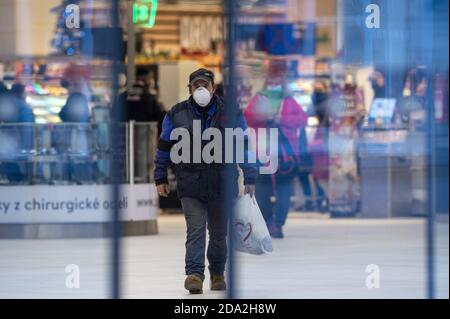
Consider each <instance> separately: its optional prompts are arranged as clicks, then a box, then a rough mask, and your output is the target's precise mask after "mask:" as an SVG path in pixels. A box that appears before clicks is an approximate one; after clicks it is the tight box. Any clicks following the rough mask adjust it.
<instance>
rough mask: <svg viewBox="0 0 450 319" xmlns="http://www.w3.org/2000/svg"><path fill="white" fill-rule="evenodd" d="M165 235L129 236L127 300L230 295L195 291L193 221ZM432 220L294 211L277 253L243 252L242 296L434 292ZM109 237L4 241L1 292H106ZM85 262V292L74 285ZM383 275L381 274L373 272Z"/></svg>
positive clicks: (440, 238) (174, 218)
mask: <svg viewBox="0 0 450 319" xmlns="http://www.w3.org/2000/svg"><path fill="white" fill-rule="evenodd" d="M158 222H159V229H160V234H159V235H155V236H144V237H128V238H125V239H124V240H123V241H122V244H123V245H122V247H123V253H124V255H123V259H122V260H123V261H122V263H121V266H122V279H123V290H122V292H123V296H124V297H125V298H199V297H200V298H222V297H224V294H222V293H218V292H214V293H213V292H211V291H209V289H207V288H208V283H206V284H205V290H204V294H203V295H195V296H189V295H188V294H187V293H186V291H185V290H184V288H183V281H184V237H185V230H184V220H183V218H182V216H179V215H170V216H162V217H160V218H159V221H158ZM448 229H449V225H448V223H439V224H437V227H436V234H437V236H436V255H437V259H436V263H437V265H436V280H437V292H438V296H439V297H445V298H448V297H449V286H448V282H449V257H448V256H449V246H448V244H449V243H448V240H449V239H448V238H449V237H448V236H449V233H448ZM424 231H425V225H424V221H423V220H421V219H395V220H394V219H391V220H362V219H342V220H333V219H328V218H326V217H324V216H323V215H320V216H317V215H305V214H298V213H291V214H290V217H289V219H288V222H287V225H286V227H285V234H286V238H285V239H282V240H274V253H273V254H271V255H264V256H252V255H246V254H242V253H239V254H238V255H237V259H236V260H237V265H236V270H237V273H238V281H237V282H238V286H237V294H238V297H242V298H424V297H425V273H426V272H425V261H426V260H425V254H424V253H425V241H424V236H425V232H424ZM110 246H111V243H110V241H109V240H106V239H77V240H0V298H105V297H108V296H109V294H108V291H109V288H110V286H109V282H110V280H109V279H110V262H109V251H110V248H111V247H110ZM70 264H75V265H77V267H78V269H79V275H80V277H79V278H80V287H79V288H67V286H66V282H67V281H69V286H70V283H71V282H72V283H73V281H71V279H72V278H73V275H75V273H74V272H73V270H70V269H68V271H69V272H66V271H65V270H66V266H67V265H70ZM371 264H374V265H377V266H378V269H379V274H380V277H379V278H380V287H379V288H378V289H377V288H373V289H368V288H367V287H366V279H367V276H369V275H370V274H371V273H368V272H366V267H367V266H368V265H371ZM372 274H373V273H372Z"/></svg>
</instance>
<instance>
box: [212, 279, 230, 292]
mask: <svg viewBox="0 0 450 319" xmlns="http://www.w3.org/2000/svg"><path fill="white" fill-rule="evenodd" d="M226 289H227V284H226V283H225V277H224V276H223V275H211V290H226Z"/></svg>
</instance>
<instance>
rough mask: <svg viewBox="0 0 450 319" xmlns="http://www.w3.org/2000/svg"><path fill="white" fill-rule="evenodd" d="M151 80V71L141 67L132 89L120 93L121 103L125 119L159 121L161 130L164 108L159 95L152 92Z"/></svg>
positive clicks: (126, 120)
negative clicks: (158, 97)
mask: <svg viewBox="0 0 450 319" xmlns="http://www.w3.org/2000/svg"><path fill="white" fill-rule="evenodd" d="M151 81H152V78H151V74H150V72H149V71H148V70H145V69H139V70H138V71H137V76H136V82H135V83H134V84H133V86H132V87H131V89H129V90H126V91H125V92H124V93H122V94H121V95H120V97H119V105H121V107H122V119H123V121H125V122H128V121H136V122H157V123H158V129H159V132H160V131H161V124H162V121H163V118H164V110H163V107H162V105H161V103H159V101H158V99H157V97H156V96H155V95H153V94H151V93H150V86H151Z"/></svg>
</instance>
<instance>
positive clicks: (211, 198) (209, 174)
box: [154, 68, 257, 293]
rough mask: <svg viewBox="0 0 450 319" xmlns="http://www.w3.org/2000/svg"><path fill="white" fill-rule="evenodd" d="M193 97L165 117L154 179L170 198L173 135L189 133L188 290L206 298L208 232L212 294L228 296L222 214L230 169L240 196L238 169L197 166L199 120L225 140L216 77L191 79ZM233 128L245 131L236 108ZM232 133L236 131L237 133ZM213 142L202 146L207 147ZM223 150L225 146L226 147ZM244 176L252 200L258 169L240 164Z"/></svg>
mask: <svg viewBox="0 0 450 319" xmlns="http://www.w3.org/2000/svg"><path fill="white" fill-rule="evenodd" d="M188 87H189V93H190V96H189V98H188V99H187V100H185V101H182V102H180V103H178V104H176V105H174V106H173V107H172V108H171V109H170V111H169V112H168V113H167V114H166V115H165V117H164V120H163V123H162V131H161V135H160V139H159V142H158V149H157V151H156V158H155V171H154V179H155V184H156V187H157V191H158V193H159V195H160V196H164V197H167V196H168V195H169V191H170V189H169V185H168V181H167V169H168V167H169V166H171V165H173V163H172V161H171V158H170V150H171V148H172V146H173V145H174V144H175V143H176V142H177V141H174V140H171V139H170V135H171V132H172V131H173V130H175V129H177V128H184V129H187V130H188V131H189V132H190V138H191V143H190V144H191V151H190V155H191V159H190V160H189V162H188V163H184V162H181V163H178V164H175V165H174V166H175V170H176V178H177V193H178V198H179V199H180V201H181V206H182V209H183V213H184V216H185V220H186V226H187V236H186V255H185V272H186V275H187V277H186V280H185V283H184V286H185V288H186V289H187V290H188V291H189V292H190V293H202V292H203V281H204V278H205V275H204V268H205V265H204V264H205V248H206V247H205V246H206V238H205V237H206V236H205V235H206V228H208V232H209V244H208V248H207V259H208V262H209V273H210V275H211V277H210V278H211V286H210V287H211V290H225V289H226V283H225V279H224V271H225V263H226V259H227V245H226V235H227V212H224V211H223V208H222V207H223V199H224V190H223V186H222V182H223V179H224V177H225V176H224V174H225V170H226V168H227V167H228V166H227V165H232V166H233V167H235V168H236V169H233V171H234V172H235V175H234V176H233V178H235V180H236V183H233V185H230V187H232V193H233V194H234V195H235V196H237V194H238V184H237V180H238V171H237V167H236V164H223V162H224V161H223V160H222V162H221V163H216V162H212V163H206V162H204V161H203V159H202V160H201V162H200V163H194V162H193V160H192V155H193V154H192V153H193V149H192V144H193V138H194V137H195V135H193V134H192V132H193V125H194V122H193V121H194V120H198V121H200V123H201V131H202V132H203V131H204V130H206V129H208V128H218V129H220V131H221V132H222V136H224V134H223V133H224V129H225V127H224V125H225V123H224V122H223V120H224V102H223V100H222V98H221V97H219V96H217V95H216V94H214V90H213V87H214V74H213V73H212V72H211V71H209V70H206V69H203V68H202V69H199V70H197V71H195V72H193V73H192V74H191V75H190V76H189V84H188ZM235 114H236V117H233V119H235V122H234V123H235V124H233V126H234V127H240V128H242V129H244V130H245V129H246V128H247V125H246V122H245V119H244V117H243V115H242V113H241V112H240V111H239V109H238V108H236V113H235ZM234 127H233V128H234ZM208 142H209V141H201V143H202V147H203V146H204V145H205V144H206V143H208ZM222 145H225V143H224V141H222ZM239 166H240V167H241V169H242V171H243V173H244V184H245V189H244V193H248V194H250V195H253V193H254V183H255V178H256V169H257V168H256V166H255V165H254V164H250V163H243V164H239Z"/></svg>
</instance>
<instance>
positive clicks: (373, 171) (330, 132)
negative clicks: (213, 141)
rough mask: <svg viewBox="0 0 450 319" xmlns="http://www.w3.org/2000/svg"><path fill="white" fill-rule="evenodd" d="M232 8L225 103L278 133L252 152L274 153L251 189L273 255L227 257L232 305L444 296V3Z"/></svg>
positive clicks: (289, 3)
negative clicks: (229, 87)
mask: <svg viewBox="0 0 450 319" xmlns="http://www.w3.org/2000/svg"><path fill="white" fill-rule="evenodd" d="M235 5H236V8H237V11H238V14H237V16H236V24H235V25H234V27H235V31H236V42H235V44H236V55H235V64H234V69H235V72H236V74H237V76H236V79H235V82H234V83H232V84H233V85H235V87H236V89H237V93H236V99H237V100H238V101H239V104H240V106H241V108H242V110H243V113H244V115H245V117H246V120H247V123H248V125H249V126H250V127H251V128H253V129H256V128H274V129H277V130H278V139H277V144H273V145H271V144H270V143H261V139H260V136H257V138H256V139H255V141H254V143H253V145H256V148H261V147H263V148H264V150H266V153H267V154H268V153H269V149H270V147H274V148H275V149H276V150H277V160H278V163H277V164H278V170H277V171H276V173H275V174H261V170H260V175H259V176H258V178H257V181H256V200H257V202H258V204H259V208H260V209H261V212H262V215H263V216H264V218H265V221H266V225H267V227H268V230H269V232H270V234H271V236H272V244H273V249H274V254H273V255H271V256H259V257H256V256H251V255H249V254H243V253H238V254H237V255H236V263H235V266H236V269H237V270H236V271H237V276H238V277H237V278H238V280H237V282H236V284H237V287H236V288H237V291H236V293H237V295H238V296H239V297H243V298H254V297H256V298H273V297H279V298H380V297H382V298H426V297H430V296H432V294H431V292H432V290H430V287H431V286H430V278H434V282H433V283H434V284H435V289H434V290H433V291H434V292H436V291H439V296H443V297H446V296H447V297H448V272H447V271H446V270H447V269H448V238H447V237H448V199H447V202H445V199H442V198H441V197H442V195H438V194H443V193H441V191H440V189H441V188H444V189H448V170H445V169H444V166H445V165H446V163H448V155H444V150H446V151H448V62H447V61H445V62H444V59H445V57H448V33H447V32H448V31H443V30H444V29H445V30H447V29H446V28H444V25H448V15H447V13H444V12H447V11H446V10H444V9H443V7H445V6H448V4H444V2H442V1H431V0H417V1H395V2H394V1H383V0H379V1H365V0H361V1H340V0H336V1H328V0H317V1H301V0H280V1H270V2H269V1H252V2H250V1H248V2H235ZM444 110H445V111H444ZM438 134H439V135H438ZM262 140H264V138H262ZM264 142H265V141H264ZM437 145H439V146H437ZM437 149H438V150H437ZM436 152H437V153H436ZM262 155H264V154H262ZM258 156H261V155H260V154H259V153H258ZM259 162H260V165H262V166H263V164H262V163H261V159H260V158H259ZM439 163H441V164H439ZM436 170H439V171H440V172H442V174H443V175H441V174H439V175H436ZM433 172H434V173H433ZM433 185H435V186H433ZM437 185H439V186H437ZM436 195H437V196H436ZM444 197H446V196H444ZM436 205H439V207H440V209H441V213H443V214H440V215H439V217H440V218H434V216H435V214H436V213H437V211H436V207H437V206H436ZM442 216H443V217H442ZM430 218H433V219H430ZM436 219H439V220H440V223H439V224H438V225H435V224H434V222H433V220H436ZM430 221H431V223H432V224H429V223H430ZM244 224H246V223H245V222H244ZM239 225H242V222H241V223H236V224H235V226H236V231H237V232H240V233H241V234H242V233H243V232H244V233H245V230H246V228H245V227H242V226H239ZM429 225H432V226H433V227H429ZM244 235H245V234H244ZM255 236H256V235H255ZM241 237H242V238H241V239H239V237H238V238H237V240H236V241H237V244H238V245H242V247H244V248H245V242H244V241H245V240H246V239H248V238H250V237H247V236H241ZM430 239H435V240H434V241H435V242H434V243H432V242H431V241H430ZM434 244H436V246H435V245H434ZM242 247H241V248H242ZM426 247H428V248H427V249H425V248H426ZM244 250H245V249H244ZM430 266H432V268H430ZM436 269H439V270H438V271H437V272H433V271H434V270H436ZM436 287H439V288H438V289H437V290H436Z"/></svg>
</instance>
